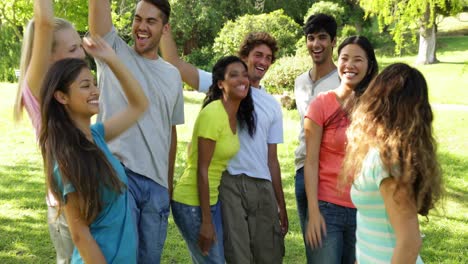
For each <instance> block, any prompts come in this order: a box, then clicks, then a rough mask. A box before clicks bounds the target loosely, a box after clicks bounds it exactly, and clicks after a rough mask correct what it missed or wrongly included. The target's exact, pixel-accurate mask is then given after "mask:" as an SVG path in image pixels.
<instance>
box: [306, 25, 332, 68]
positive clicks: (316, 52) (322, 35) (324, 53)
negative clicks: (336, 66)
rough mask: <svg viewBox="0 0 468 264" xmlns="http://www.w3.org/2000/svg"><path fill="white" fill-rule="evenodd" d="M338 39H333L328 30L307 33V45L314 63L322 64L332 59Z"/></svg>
mask: <svg viewBox="0 0 468 264" xmlns="http://www.w3.org/2000/svg"><path fill="white" fill-rule="evenodd" d="M335 43H336V39H333V40H332V39H331V38H330V35H329V34H328V33H327V32H326V31H320V32H316V33H309V34H307V38H306V46H307V50H308V51H309V55H310V57H311V58H312V61H313V62H314V64H317V65H320V64H324V63H325V62H327V61H329V60H332V55H333V47H334V46H335Z"/></svg>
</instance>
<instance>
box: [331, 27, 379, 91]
mask: <svg viewBox="0 0 468 264" xmlns="http://www.w3.org/2000/svg"><path fill="white" fill-rule="evenodd" d="M349 44H356V45H358V46H359V47H361V49H363V50H364V52H365V53H366V56H367V72H366V76H364V78H363V79H362V80H361V81H360V82H359V83H358V84H357V85H356V87H355V88H354V94H355V95H356V96H357V97H359V96H361V94H363V93H364V91H365V90H366V89H367V86H368V85H369V83H370V82H371V81H372V79H374V77H375V76H376V75H377V73H378V72H379V65H378V64H377V58H376V57H375V53H374V47H372V44H371V43H370V41H369V40H368V39H367V38H366V37H364V36H351V37H348V38H346V39H345V40H343V42H341V44H340V46H339V47H338V57H339V56H340V54H341V50H342V49H343V48H344V47H346V46H348V45H349Z"/></svg>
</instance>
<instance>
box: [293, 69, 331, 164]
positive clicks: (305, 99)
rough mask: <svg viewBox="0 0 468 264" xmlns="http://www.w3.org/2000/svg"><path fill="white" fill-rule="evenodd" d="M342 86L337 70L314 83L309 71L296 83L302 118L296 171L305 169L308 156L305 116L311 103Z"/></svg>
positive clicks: (299, 77)
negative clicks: (320, 94) (320, 95)
mask: <svg viewBox="0 0 468 264" xmlns="http://www.w3.org/2000/svg"><path fill="white" fill-rule="evenodd" d="M339 85H340V78H339V77H338V71H337V70H336V69H335V70H333V71H331V72H330V73H328V74H327V75H325V76H323V77H322V78H320V79H319V80H317V81H315V82H314V81H312V79H311V78H310V76H309V71H306V72H304V73H302V74H301V75H299V76H298V77H297V78H296V80H295V82H294V97H295V98H296V105H297V111H298V112H299V118H300V130H299V136H298V139H299V145H298V146H297V148H296V151H295V153H294V154H295V160H294V163H295V165H296V170H298V169H300V168H302V167H304V161H305V156H306V149H305V136H304V116H305V115H306V113H307V108H308V107H309V104H310V101H312V100H313V99H315V97H317V95H318V94H319V93H322V92H326V91H329V90H332V89H335V88H337V87H338V86H339Z"/></svg>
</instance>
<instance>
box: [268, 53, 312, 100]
mask: <svg viewBox="0 0 468 264" xmlns="http://www.w3.org/2000/svg"><path fill="white" fill-rule="evenodd" d="M310 67H311V59H310V57H309V56H285V57H282V58H280V59H278V60H277V61H276V62H275V64H273V65H272V66H271V67H270V69H269V70H268V72H267V73H266V75H265V77H264V78H263V79H262V85H263V86H265V88H266V90H267V91H268V92H270V93H272V94H283V93H284V92H289V93H291V92H292V91H293V90H294V80H295V79H296V77H297V76H299V75H300V74H301V73H303V72H305V71H306V70H307V69H309V68H310Z"/></svg>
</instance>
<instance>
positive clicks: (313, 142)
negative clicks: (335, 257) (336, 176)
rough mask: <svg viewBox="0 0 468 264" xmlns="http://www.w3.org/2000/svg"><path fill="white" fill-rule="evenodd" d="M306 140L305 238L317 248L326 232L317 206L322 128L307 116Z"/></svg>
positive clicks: (305, 126) (305, 123) (305, 121)
mask: <svg viewBox="0 0 468 264" xmlns="http://www.w3.org/2000/svg"><path fill="white" fill-rule="evenodd" d="M304 132H305V141H306V160H305V163H304V185H305V189H306V194H307V208H308V210H309V221H308V223H307V227H306V234H305V238H306V241H307V242H308V244H309V245H311V246H312V247H313V248H317V247H319V246H320V245H321V243H322V235H323V234H326V226H325V221H324V219H323V217H322V214H321V213H320V210H319V206H318V197H317V193H318V191H317V190H318V172H319V153H320V144H321V143H322V133H323V128H322V127H321V126H319V125H317V123H315V122H314V121H312V120H310V119H309V118H304Z"/></svg>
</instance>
